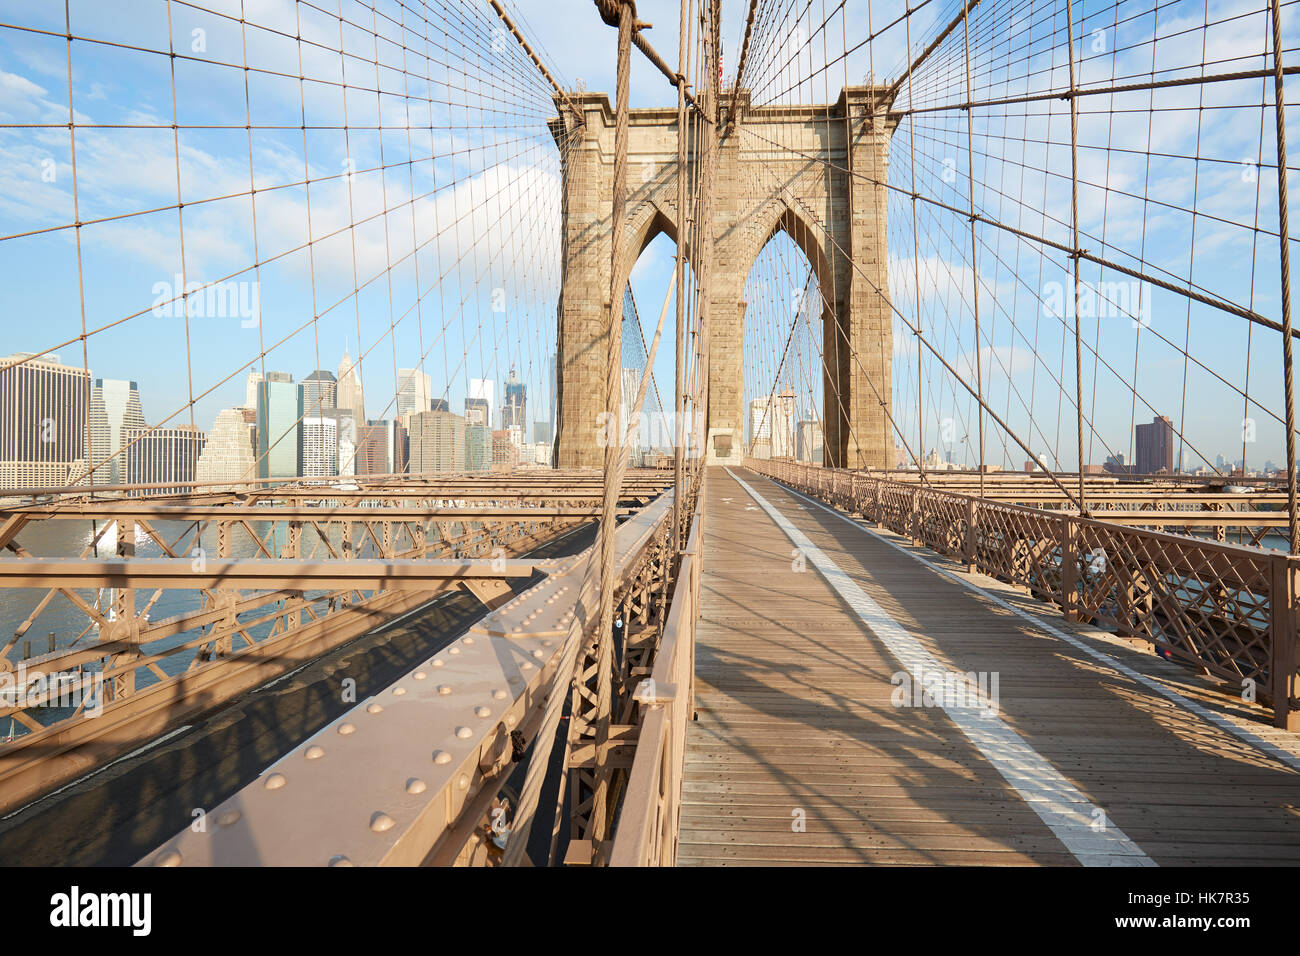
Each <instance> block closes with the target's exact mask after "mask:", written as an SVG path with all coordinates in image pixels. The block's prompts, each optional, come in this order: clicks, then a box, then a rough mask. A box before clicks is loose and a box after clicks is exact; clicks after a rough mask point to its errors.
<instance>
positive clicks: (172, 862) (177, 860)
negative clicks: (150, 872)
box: [153, 850, 181, 866]
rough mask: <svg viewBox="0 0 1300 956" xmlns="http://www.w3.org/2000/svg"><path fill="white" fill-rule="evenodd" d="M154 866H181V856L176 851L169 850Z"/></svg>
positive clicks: (155, 861)
mask: <svg viewBox="0 0 1300 956" xmlns="http://www.w3.org/2000/svg"><path fill="white" fill-rule="evenodd" d="M153 865H154V866H180V865H181V855H180V854H179V853H178V852H176V851H175V850H168V851H167V852H166V853H164V854H163V855H162V856H160V857H158V859H156V860H154V864H153Z"/></svg>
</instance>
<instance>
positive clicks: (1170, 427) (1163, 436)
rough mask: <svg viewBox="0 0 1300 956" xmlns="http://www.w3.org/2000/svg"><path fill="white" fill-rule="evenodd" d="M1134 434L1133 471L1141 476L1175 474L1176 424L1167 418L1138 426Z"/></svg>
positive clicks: (1156, 419) (1154, 419)
mask: <svg viewBox="0 0 1300 956" xmlns="http://www.w3.org/2000/svg"><path fill="white" fill-rule="evenodd" d="M1134 432H1135V433H1136V441H1135V445H1136V447H1135V448H1134V452H1133V470H1134V471H1135V472H1136V473H1137V474H1139V475H1155V474H1159V473H1161V472H1163V473H1164V474H1167V475H1172V474H1173V473H1174V423H1173V422H1172V421H1170V420H1169V418H1167V417H1166V416H1163V415H1161V416H1159V417H1157V418H1153V419H1152V420H1151V424H1149V425H1138V426H1137V427H1136V428H1135V429H1134Z"/></svg>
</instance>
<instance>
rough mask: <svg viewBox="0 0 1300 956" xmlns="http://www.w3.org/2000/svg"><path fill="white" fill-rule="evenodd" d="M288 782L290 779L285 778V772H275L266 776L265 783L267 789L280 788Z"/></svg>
mask: <svg viewBox="0 0 1300 956" xmlns="http://www.w3.org/2000/svg"><path fill="white" fill-rule="evenodd" d="M288 782H289V781H288V780H286V779H284V774H282V773H273V774H271V775H270V776H269V777H267V778H266V783H265V784H264V786H265V787H266V789H267V790H279V789H280V788H281V787H283V786H284V785H285V784H286V783H288Z"/></svg>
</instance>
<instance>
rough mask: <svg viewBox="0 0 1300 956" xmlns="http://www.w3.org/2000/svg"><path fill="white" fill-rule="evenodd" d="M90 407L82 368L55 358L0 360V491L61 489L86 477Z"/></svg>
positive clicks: (20, 356)
mask: <svg viewBox="0 0 1300 956" xmlns="http://www.w3.org/2000/svg"><path fill="white" fill-rule="evenodd" d="M23 359H27V361H25V362H22V364H21V365H16V364H13V363H15V362H20V361H22V360H23ZM5 366H7V367H5ZM89 403H90V372H89V371H87V370H86V369H84V368H75V367H74V366H71V365H64V364H63V363H62V362H60V361H59V359H58V356H55V355H46V356H42V357H41V358H31V357H30V353H25V352H22V353H17V354H15V355H10V356H8V357H6V358H4V359H0V487H5V488H27V487H41V488H50V487H58V486H60V485H65V484H67V483H68V481H69V478H70V476H73V475H82V476H84V474H85V469H86V456H87V454H88V452H89V448H88V447H87V446H88V441H87V435H86V422H87V411H88V408H89Z"/></svg>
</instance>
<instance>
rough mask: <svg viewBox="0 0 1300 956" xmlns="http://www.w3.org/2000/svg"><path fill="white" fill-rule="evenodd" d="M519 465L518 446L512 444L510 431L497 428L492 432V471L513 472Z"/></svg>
mask: <svg viewBox="0 0 1300 956" xmlns="http://www.w3.org/2000/svg"><path fill="white" fill-rule="evenodd" d="M518 464H519V446H518V445H516V444H515V443H514V440H513V438H512V436H511V433H510V429H508V428H498V429H496V430H494V431H493V432H492V470H493V471H514V470H515V466H517V465H518Z"/></svg>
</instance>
